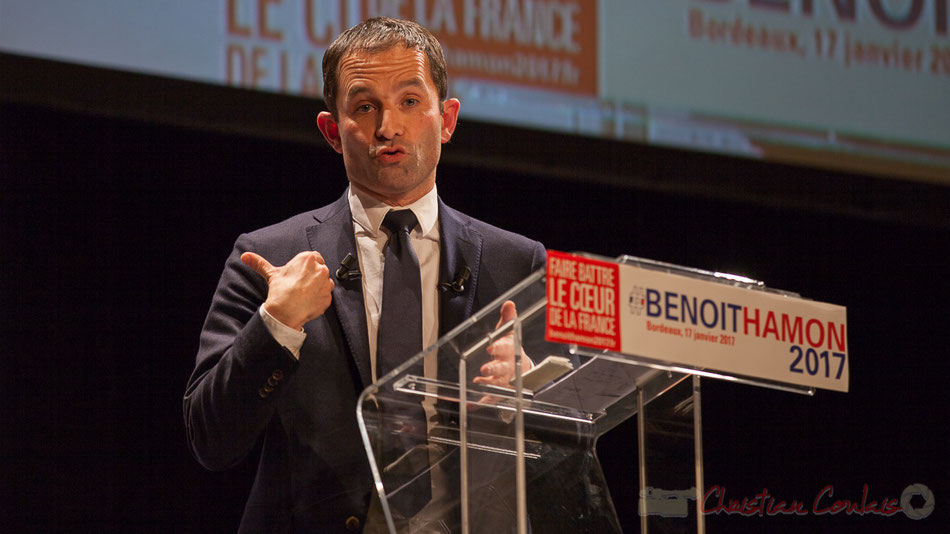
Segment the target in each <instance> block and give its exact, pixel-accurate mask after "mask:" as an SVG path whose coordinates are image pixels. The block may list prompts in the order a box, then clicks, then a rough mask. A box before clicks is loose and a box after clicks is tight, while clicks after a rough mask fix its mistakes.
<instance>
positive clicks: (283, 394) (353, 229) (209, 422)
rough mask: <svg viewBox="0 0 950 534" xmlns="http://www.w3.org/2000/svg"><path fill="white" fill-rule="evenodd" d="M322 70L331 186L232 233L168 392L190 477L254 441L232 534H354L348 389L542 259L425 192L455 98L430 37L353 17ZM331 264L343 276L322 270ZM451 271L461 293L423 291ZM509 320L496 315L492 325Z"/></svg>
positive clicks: (493, 366)
mask: <svg viewBox="0 0 950 534" xmlns="http://www.w3.org/2000/svg"><path fill="white" fill-rule="evenodd" d="M323 73H324V79H325V89H324V97H325V100H326V104H327V108H328V109H329V111H325V112H322V113H320V114H319V116H318V117H317V125H318V127H319V130H320V132H321V133H322V134H323V136H324V138H325V139H326V141H327V142H328V143H329V144H330V146H331V147H333V149H334V150H336V151H337V152H339V153H340V154H342V156H343V161H344V165H345V169H346V177H347V180H348V182H349V186H348V187H347V188H346V190H345V191H344V192H343V195H342V196H341V197H340V198H339V199H338V200H337V201H335V202H333V203H332V204H329V205H327V206H323V207H320V208H318V209H315V210H313V211H310V212H306V213H302V214H299V215H296V216H294V217H291V218H289V219H287V220H285V221H283V222H279V223H277V224H275V225H273V226H269V227H266V228H263V229H260V230H257V231H254V232H250V233H247V234H243V235H241V236H240V237H239V238H238V239H237V241H236V243H235V245H234V250H233V252H232V254H231V255H230V257H229V258H228V259H227V263H226V266H225V268H224V272H223V274H222V275H221V279H220V281H219V283H218V287H217V289H216V291H215V293H214V297H213V300H212V303H211V308H210V310H209V312H208V315H207V319H206V321H205V324H204V327H203V330H202V332H201V337H200V346H199V350H198V355H197V360H196V364H195V368H194V371H193V373H192V375H191V377H190V379H189V381H188V384H187V388H186V391H185V395H184V403H183V411H184V418H185V423H186V429H187V436H188V442H189V445H190V447H191V450H192V453H193V455H194V456H195V458H197V460H198V461H199V462H200V463H201V464H202V465H203V466H205V467H206V468H209V469H215V470H218V469H227V468H230V467H233V466H235V465H237V464H238V463H240V462H241V461H243V460H244V459H245V458H246V457H247V455H248V454H249V453H250V452H251V451H252V450H254V447H255V445H256V444H257V443H258V442H260V441H261V440H262V441H263V445H262V451H261V456H260V459H259V465H258V469H257V475H256V478H255V481H254V485H253V489H252V490H251V494H250V496H249V498H248V501H247V504H246V507H245V511H244V516H243V518H242V521H241V529H240V530H241V532H319V533H327V532H351V531H357V532H358V531H362V530H363V529H364V527H365V525H366V521H367V516H368V514H369V510H370V504H371V500H372V495H373V491H375V490H374V488H373V480H372V476H371V473H370V468H369V463H368V461H367V459H366V456H365V449H364V448H363V444H362V441H361V439H360V435H359V430H358V427H357V419H356V415H355V407H356V404H357V397H358V396H359V394H360V392H361V391H362V390H363V389H364V388H365V387H366V386H368V385H369V384H371V383H372V382H373V381H374V380H375V378H377V377H379V376H382V375H383V374H385V373H386V372H387V371H388V370H390V369H392V368H394V367H395V366H396V365H398V364H399V363H401V362H402V361H405V360H406V359H408V358H409V357H410V356H412V355H413V354H415V353H417V352H418V351H419V350H421V349H422V347H424V346H429V345H430V344H432V343H433V342H435V341H436V340H437V339H438V337H439V336H440V335H441V334H444V333H445V332H447V331H449V330H450V329H451V328H453V327H454V326H456V325H457V324H459V323H460V322H461V321H463V320H464V319H465V318H466V317H468V316H469V315H470V314H471V313H472V312H473V311H477V310H478V309H480V308H482V307H483V306H485V305H486V304H488V303H489V302H491V301H492V300H493V299H495V298H496V297H497V296H499V295H500V294H501V293H502V292H504V291H505V290H507V289H509V288H510V287H511V286H513V285H514V284H515V283H517V282H518V281H520V280H522V279H524V278H525V277H527V276H528V275H529V274H530V273H532V272H533V271H535V270H537V269H539V268H541V267H542V266H543V264H544V259H545V251H544V248H543V247H542V245H541V244H540V243H538V242H536V241H532V240H529V239H527V238H525V237H522V236H519V235H516V234H514V233H511V232H507V231H504V230H501V229H499V228H496V227H493V226H490V225H488V224H486V223H483V222H481V221H478V220H476V219H474V218H472V217H469V216H467V215H464V214H462V213H460V212H458V211H455V210H453V209H452V208H450V207H448V206H446V205H445V204H444V203H443V202H442V201H441V199H440V198H439V196H438V194H437V188H436V167H437V165H438V163H439V159H440V155H441V149H442V145H443V144H444V143H447V142H448V141H449V140H450V139H451V137H452V134H453V132H454V131H455V127H456V121H457V118H458V113H459V107H460V103H459V101H458V100H457V99H454V98H447V89H446V83H447V82H446V73H445V60H444V57H443V51H442V48H441V46H440V45H439V43H438V41H437V40H436V39H435V38H434V37H433V36H432V34H431V33H429V32H428V31H427V30H425V29H424V28H422V27H421V26H419V25H417V24H416V23H413V22H409V21H402V20H393V19H387V18H376V19H370V20H368V21H366V22H364V23H361V24H359V25H357V26H355V27H353V28H351V29H349V30H347V31H346V32H344V33H343V34H341V35H340V36H339V37H338V38H337V39H336V40H335V41H334V42H333V43H332V44H331V45H330V47H329V49H328V50H327V52H326V54H325V56H324V61H323ZM302 179H313V178H309V177H307V178H302ZM319 179H320V180H321V181H324V182H329V181H330V179H332V177H322V176H321V177H319ZM407 243H408V244H409V245H408V246H406V244H407ZM347 255H352V256H353V257H354V258H355V261H354V260H348V263H349V266H350V268H351V269H352V270H355V269H357V268H358V269H359V271H360V272H361V278H360V279H359V280H357V281H355V283H354V281H353V280H349V281H345V280H341V279H340V277H339V276H338V275H336V274H335V273H336V271H337V266H338V265H340V264H341V262H343V261H344V259H345V258H346V257H347ZM462 267H467V268H468V269H469V270H470V278H469V280H468V282H467V284H466V285H467V287H468V289H467V290H466V292H465V293H463V294H461V295H456V294H454V293H453V292H449V291H438V290H437V286H438V284H439V283H440V282H446V281H452V279H453V277H454V276H455V275H456V273H458V272H459V269H461V268H462ZM397 268H398V269H402V270H401V271H400V272H396V271H397ZM407 268H408V269H409V275H408V276H407V274H406V269H407ZM413 269H414V271H413ZM344 278H346V277H345V276H344ZM399 288H403V289H405V290H404V291H395V289H399ZM390 295H397V296H390ZM407 295H408V296H407ZM515 313H516V311H515V310H514V307H513V306H507V305H506V306H505V307H503V308H502V316H503V317H502V319H505V320H507V319H508V318H511V317H513V316H514V314H515ZM506 315H507V316H508V317H505V316H506ZM497 358H498V359H497V360H495V361H493V362H489V364H488V365H486V366H485V367H483V368H482V372H483V376H481V377H478V378H477V381H480V382H490V383H496V384H507V383H508V380H509V378H510V377H511V376H512V375H513V359H512V357H511V354H508V355H507V356H505V355H500V356H498V357H497ZM527 365H530V362H528V363H527ZM367 530H368V529H367Z"/></svg>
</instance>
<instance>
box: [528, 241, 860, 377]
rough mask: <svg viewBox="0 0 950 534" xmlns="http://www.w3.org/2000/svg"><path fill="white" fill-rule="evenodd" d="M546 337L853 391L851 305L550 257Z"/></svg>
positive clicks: (559, 255)
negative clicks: (849, 334)
mask: <svg viewBox="0 0 950 534" xmlns="http://www.w3.org/2000/svg"><path fill="white" fill-rule="evenodd" d="M547 288H548V311H547V332H546V337H547V338H548V339H549V340H551V341H557V342H570V343H577V344H580V345H585V346H590V347H596V348H605V349H609V350H614V351H618V352H621V353H624V354H629V355H634V356H640V357H645V358H650V359H656V360H660V361H663V362H668V363H672V364H678V365H684V366H689V367H693V368H697V369H708V370H713V371H721V372H725V373H735V374H739V375H744V376H748V377H753V378H761V379H766V380H774V381H778V382H785V383H789V384H797V385H801V386H806V387H815V388H822V389H830V390H835V391H848V344H847V310H846V308H844V307H843V306H837V305H834V304H827V303H822V302H816V301H811V300H806V299H802V298H797V297H791V296H786V295H782V294H777V293H771V292H767V291H762V290H758V289H750V288H747V287H739V286H737V285H734V284H729V283H722V282H720V281H713V280H705V279H699V278H693V277H689V276H684V275H681V274H672V273H669V272H661V271H656V270H652V269H645V268H642V267H638V266H635V265H622V264H616V263H610V262H604V261H599V260H593V259H589V258H584V257H579V256H572V255H568V254H563V253H559V252H555V251H549V252H548V267H547Z"/></svg>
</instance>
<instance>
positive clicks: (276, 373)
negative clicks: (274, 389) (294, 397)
mask: <svg viewBox="0 0 950 534" xmlns="http://www.w3.org/2000/svg"><path fill="white" fill-rule="evenodd" d="M271 376H272V377H274V380H280V379H281V378H284V372H283V371H281V370H280V369H277V370H276V371H274V372H273V373H272V374H271Z"/></svg>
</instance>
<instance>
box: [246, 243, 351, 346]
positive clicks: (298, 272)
mask: <svg viewBox="0 0 950 534" xmlns="http://www.w3.org/2000/svg"><path fill="white" fill-rule="evenodd" d="M241 262H243V263H244V265H247V266H248V267H250V268H251V269H253V270H254V272H256V273H257V274H259V275H261V277H263V278H264V280H265V281H266V282H267V287H268V289H267V300H266V301H264V309H266V310H267V313H269V314H271V316H272V317H274V319H277V320H278V321H280V322H281V323H283V324H285V325H287V326H289V327H291V328H294V329H297V330H299V329H300V328H302V327H303V325H304V324H306V323H307V322H309V321H312V320H313V319H316V318H317V317H319V316H321V315H323V312H325V311H326V309H327V308H328V307H329V306H330V302H331V300H332V291H333V280H332V279H330V269H329V268H327V266H326V263H325V262H324V261H323V256H321V255H320V253H319V252H314V251H307V252H301V253H300V254H297V255H296V256H294V257H293V259H291V260H290V261H289V262H287V264H286V265H283V266H281V267H274V266H273V265H271V263H270V262H269V261H267V260H266V259H264V257H262V256H261V255H259V254H256V253H254V252H245V253H244V254H241Z"/></svg>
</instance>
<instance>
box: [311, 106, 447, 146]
mask: <svg viewBox="0 0 950 534" xmlns="http://www.w3.org/2000/svg"><path fill="white" fill-rule="evenodd" d="M317 128H319V129H320V133H322V134H323V138H324V139H326V140H327V143H330V146H332V147H333V150H336V151H337V152H339V153H340V154H342V153H343V143H342V142H341V141H340V129H339V127H338V126H337V124H336V121H335V120H333V115H332V114H331V113H330V112H329V111H321V112H320V114H319V115H317ZM443 142H444V141H443Z"/></svg>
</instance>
